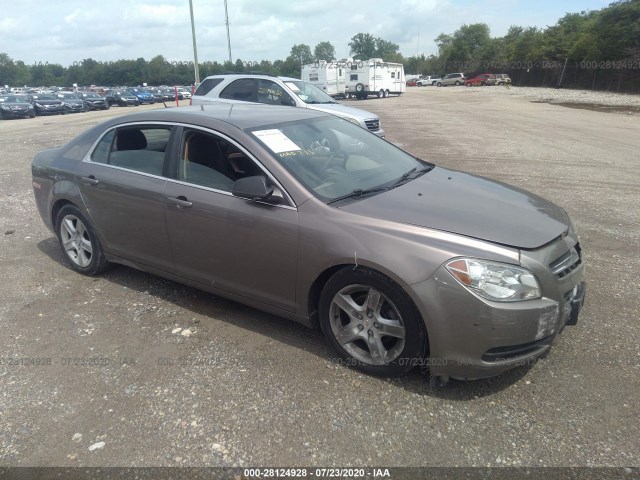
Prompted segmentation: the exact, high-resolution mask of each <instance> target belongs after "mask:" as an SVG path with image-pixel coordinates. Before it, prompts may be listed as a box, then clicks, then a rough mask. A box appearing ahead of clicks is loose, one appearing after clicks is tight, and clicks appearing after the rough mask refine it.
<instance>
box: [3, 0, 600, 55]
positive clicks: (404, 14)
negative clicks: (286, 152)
mask: <svg viewBox="0 0 640 480" xmlns="http://www.w3.org/2000/svg"><path fill="white" fill-rule="evenodd" d="M610 2H611V0H581V1H577V0H473V1H471V0H385V1H379V0H369V1H367V2H355V1H351V2H349V1H347V2H345V1H344V0H228V8H229V22H230V24H231V27H230V28H231V50H232V52H231V53H232V57H233V61H235V60H237V59H238V58H240V59H242V60H244V61H260V60H263V59H265V60H272V61H273V60H277V59H284V58H286V57H287V56H288V55H289V51H290V50H291V46H292V45H294V44H299V43H304V44H307V45H309V46H310V47H311V50H312V51H313V48H314V46H315V45H316V44H318V43H319V42H322V41H329V42H331V43H332V44H333V46H334V47H335V49H336V56H337V57H338V58H344V57H347V56H348V53H349V52H348V43H349V40H350V38H351V37H352V36H353V35H355V34H357V33H360V32H362V33H371V34H373V35H374V36H376V37H381V38H383V39H385V40H388V41H391V42H394V43H397V44H399V45H400V51H401V52H402V54H404V55H405V56H411V55H415V54H416V53H424V54H427V55H428V54H430V53H435V51H436V47H435V43H434V40H433V39H434V38H435V37H437V36H438V35H439V34H440V33H443V32H444V33H453V32H454V31H455V30H456V29H457V28H459V27H460V26H461V25H463V24H465V23H467V24H469V23H479V22H484V23H487V24H488V25H489V27H490V28H491V35H492V36H502V35H504V34H505V33H506V31H507V29H508V28H509V26H510V25H520V26H537V27H542V28H544V27H546V26H547V25H553V24H555V23H556V21H557V20H558V19H559V18H560V17H561V16H563V15H564V14H565V13H567V12H580V11H582V10H597V9H600V8H603V7H605V6H607V5H608V4H609V3H610ZM365 5H366V9H365V8H364V6H365ZM0 7H1V8H0V12H1V14H0V52H3V53H7V54H8V55H9V56H10V57H11V58H12V59H14V60H22V61H24V62H25V63H27V64H33V63H34V62H42V63H44V62H49V63H60V64H62V65H64V66H68V65H71V64H72V63H73V62H74V61H79V60H82V59H84V58H93V59H94V60H98V61H113V60H118V59H136V58H139V57H144V58H145V59H146V60H150V59H151V58H153V57H154V56H156V55H163V56H164V57H165V58H166V59H167V60H170V61H189V60H193V47H192V42H191V23H190V18H189V1H188V0H153V1H152V0H146V1H144V0H142V1H137V0H102V1H100V0H98V1H89V0H55V1H54V0H21V1H20V2H15V1H13V0H0ZM193 7H194V14H195V24H196V38H197V46H198V58H199V61H200V62H205V61H218V62H222V61H224V60H226V59H227V58H228V53H227V36H226V28H225V22H224V0H193Z"/></svg>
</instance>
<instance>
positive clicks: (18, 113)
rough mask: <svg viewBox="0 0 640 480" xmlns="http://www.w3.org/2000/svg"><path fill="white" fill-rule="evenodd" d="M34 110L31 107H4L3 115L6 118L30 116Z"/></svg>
mask: <svg viewBox="0 0 640 480" xmlns="http://www.w3.org/2000/svg"><path fill="white" fill-rule="evenodd" d="M33 113H34V110H33V109H29V108H24V109H14V108H11V109H9V110H5V109H2V116H3V117H4V118H29V117H30V116H31V115H33Z"/></svg>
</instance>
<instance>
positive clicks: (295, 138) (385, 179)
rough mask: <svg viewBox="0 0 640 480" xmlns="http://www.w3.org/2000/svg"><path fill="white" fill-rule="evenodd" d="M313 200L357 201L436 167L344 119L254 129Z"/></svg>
mask: <svg viewBox="0 0 640 480" xmlns="http://www.w3.org/2000/svg"><path fill="white" fill-rule="evenodd" d="M250 131H251V134H252V135H253V136H254V137H256V138H257V139H258V140H259V141H260V142H262V143H263V144H264V145H265V146H266V147H267V148H268V149H269V150H270V151H271V153H272V155H273V156H274V157H275V158H276V160H277V161H278V162H280V163H281V164H282V165H283V166H284V167H285V168H286V169H287V170H289V171H290V172H291V173H292V174H293V175H294V176H295V177H296V178H297V179H298V180H299V181H300V182H301V183H302V184H303V185H304V186H305V187H306V188H307V189H308V190H309V191H310V192H311V193H312V194H313V195H315V196H316V197H318V198H319V199H321V200H323V201H324V202H326V203H332V202H337V201H354V200H358V199H361V198H364V197H365V196H367V195H369V194H375V193H380V192H383V191H385V190H388V189H390V188H393V187H395V186H398V185H399V184H401V183H404V182H405V181H410V180H412V179H413V178H415V177H416V176H418V175H420V174H422V173H425V172H426V171H427V170H429V169H430V168H432V167H433V165H431V164H429V163H427V162H424V161H422V160H420V159H417V158H416V157H413V156H411V155H409V154H408V153H406V152H404V151H403V150H400V149H399V148H397V147H395V146H394V145H392V144H391V143H388V142H386V141H385V140H382V139H381V138H379V137H377V136H376V135H373V134H371V133H369V132H368V131H367V130H365V129H363V128H362V127H359V126H357V125H354V124H352V123H350V122H348V121H346V120H342V119H340V118H337V117H336V118H334V117H331V118H320V119H317V118H316V119H308V120H302V121H295V122H291V123H284V124H277V125H269V126H261V127H257V128H253V129H251V130H250Z"/></svg>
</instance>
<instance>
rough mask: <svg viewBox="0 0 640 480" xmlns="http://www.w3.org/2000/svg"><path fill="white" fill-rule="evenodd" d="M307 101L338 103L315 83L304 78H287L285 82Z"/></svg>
mask: <svg viewBox="0 0 640 480" xmlns="http://www.w3.org/2000/svg"><path fill="white" fill-rule="evenodd" d="M284 83H285V85H286V86H287V87H289V88H290V89H291V90H293V93H295V94H296V95H297V96H298V97H300V99H301V100H302V101H303V102H305V103H337V102H336V101H335V100H334V99H333V98H331V97H330V96H329V95H327V94H326V93H324V92H323V91H322V90H320V89H319V88H318V87H316V86H315V85H311V84H310V83H307V82H303V81H302V80H287V81H286V82H284Z"/></svg>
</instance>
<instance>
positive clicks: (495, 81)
mask: <svg viewBox="0 0 640 480" xmlns="http://www.w3.org/2000/svg"><path fill="white" fill-rule="evenodd" d="M505 84H511V78H509V75H507V74H506V73H481V74H479V75H476V76H475V77H471V78H470V77H467V76H466V75H465V74H464V73H462V72H457V73H448V74H447V75H445V76H440V75H427V76H425V77H422V78H421V79H419V80H416V81H415V82H413V86H417V87H426V86H429V85H431V86H434V87H447V86H460V85H465V86H467V87H477V86H481V87H484V86H489V85H505ZM407 86H412V85H409V83H407Z"/></svg>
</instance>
